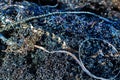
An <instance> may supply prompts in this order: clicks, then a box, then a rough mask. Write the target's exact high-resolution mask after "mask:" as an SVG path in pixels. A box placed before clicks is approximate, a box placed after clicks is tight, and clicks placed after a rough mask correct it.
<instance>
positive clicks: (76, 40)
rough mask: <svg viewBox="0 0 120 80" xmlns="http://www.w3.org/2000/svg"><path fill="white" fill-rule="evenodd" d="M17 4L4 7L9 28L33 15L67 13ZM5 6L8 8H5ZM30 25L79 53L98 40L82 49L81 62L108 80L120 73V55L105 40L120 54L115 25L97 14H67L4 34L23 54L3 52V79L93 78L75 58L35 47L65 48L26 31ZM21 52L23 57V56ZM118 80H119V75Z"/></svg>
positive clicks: (0, 14) (0, 13)
mask: <svg viewBox="0 0 120 80" xmlns="http://www.w3.org/2000/svg"><path fill="white" fill-rule="evenodd" d="M17 5H18V6H9V7H7V5H6V4H2V5H0V21H1V26H4V27H6V25H8V24H11V23H12V22H16V21H20V20H22V19H25V18H28V17H31V16H36V15H41V14H45V13H49V12H56V11H64V10H63V9H57V8H49V7H44V6H38V5H36V4H34V3H29V2H26V1H25V2H21V3H17ZM2 6H3V7H4V8H1V7H2ZM26 26H33V27H35V28H36V29H42V30H43V31H48V32H49V33H54V34H56V35H57V36H59V37H60V38H61V39H62V40H64V41H65V42H66V44H67V45H68V46H69V47H70V48H72V49H74V50H76V51H78V49H79V45H80V43H82V42H83V41H84V40H86V39H89V38H97V39H90V40H88V41H86V42H84V44H83V45H82V46H81V59H82V61H83V63H84V65H85V67H86V68H87V69H88V70H89V71H90V72H91V73H93V74H94V75H96V76H100V77H104V78H111V77H114V76H116V75H117V74H118V73H119V68H120V66H119V62H120V55H119V54H118V56H117V57H116V56H115V55H116V54H117V53H116V51H114V49H113V47H112V46H110V45H109V44H108V43H105V42H104V40H105V41H107V42H109V43H110V44H112V45H113V46H114V48H115V49H116V50H117V51H118V52H120V36H119V35H120V30H118V29H117V28H116V26H114V25H113V24H112V23H109V22H107V21H105V20H102V19H100V18H99V17H96V16H94V15H90V14H79V15H76V14H74V15H73V14H63V15H52V16H49V17H44V18H41V19H35V20H31V21H28V22H25V23H23V24H19V25H17V26H15V27H14V28H11V30H6V31H3V32H1V33H2V34H3V35H4V36H5V37H6V38H8V39H10V40H12V41H14V42H16V43H17V44H18V45H17V46H18V50H19V51H18V52H17V51H14V49H16V48H14V49H13V50H12V51H13V52H4V54H3V52H1V53H0V54H1V56H0V61H2V62H0V79H3V80H4V79H18V80H19V79H26V80H30V79H38V80H39V79H42V80H48V79H50V80H53V79H58V80H70V79H71V80H74V79H78V80H79V79H80V80H85V79H92V78H90V77H89V76H88V75H87V74H85V73H84V72H83V71H82V70H81V68H80V66H78V64H77V62H75V61H74V60H73V59H72V58H71V57H68V56H67V55H64V54H59V53H58V54H57V53H56V54H49V53H45V52H44V51H41V50H39V49H36V48H34V47H33V46H34V44H37V45H42V46H43V47H45V48H47V49H48V50H50V51H52V50H59V49H61V48H62V47H61V45H60V44H58V43H57V42H56V41H54V40H53V39H51V37H48V36H46V35H38V34H35V33H33V32H32V30H31V28H30V27H28V28H25V29H23V28H22V27H26ZM118 27H119V26H118ZM2 28H3V27H2ZM98 39H100V40H98ZM0 44H1V46H2V47H1V49H0V50H5V49H6V45H5V44H2V41H1V43H0ZM86 46H87V47H86ZM10 48H13V46H12V47H10ZM10 48H9V49H10ZM20 51H21V52H22V53H23V54H19V52H20ZM24 53H26V54H24ZM73 54H74V55H76V56H79V54H78V53H75V52H73ZM11 73H12V74H11ZM116 79H119V76H117V78H116ZM92 80H94V79H92Z"/></svg>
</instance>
